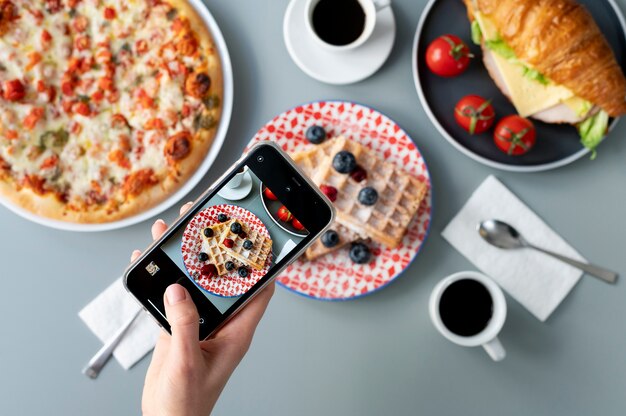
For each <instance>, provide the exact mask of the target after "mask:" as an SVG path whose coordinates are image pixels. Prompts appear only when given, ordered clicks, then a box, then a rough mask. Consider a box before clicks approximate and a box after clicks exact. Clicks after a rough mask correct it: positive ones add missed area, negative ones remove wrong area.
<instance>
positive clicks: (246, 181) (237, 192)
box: [217, 171, 252, 201]
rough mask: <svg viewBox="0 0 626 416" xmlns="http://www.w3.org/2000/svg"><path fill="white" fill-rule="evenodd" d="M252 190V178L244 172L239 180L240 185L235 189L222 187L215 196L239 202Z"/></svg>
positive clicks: (248, 173)
mask: <svg viewBox="0 0 626 416" xmlns="http://www.w3.org/2000/svg"><path fill="white" fill-rule="evenodd" d="M251 190H252V176H250V172H248V171H246V173H244V174H243V178H241V183H240V184H239V186H238V187H236V188H227V187H226V186H224V187H223V188H222V189H221V190H220V191H219V192H218V193H217V194H218V195H219V196H221V197H222V198H224V199H225V200H227V201H239V200H240V199H244V198H245V197H247V196H248V194H249V193H250V191H251Z"/></svg>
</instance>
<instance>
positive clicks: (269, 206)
mask: <svg viewBox="0 0 626 416" xmlns="http://www.w3.org/2000/svg"><path fill="white" fill-rule="evenodd" d="M264 189H265V185H263V184H261V187H260V192H261V202H263V208H265V212H267V215H269V216H270V218H271V219H272V220H273V221H274V222H275V223H276V225H278V226H279V227H280V228H282V229H283V230H285V231H287V232H288V233H289V234H292V235H295V236H298V237H306V236H307V235H309V233H308V232H307V231H306V230H298V229H297V228H296V227H294V226H293V225H291V222H284V221H281V220H280V219H279V218H278V210H279V209H280V207H282V206H283V204H282V203H281V202H280V201H272V200H271V199H269V198H268V197H266V196H265V194H264V193H263V190H264Z"/></svg>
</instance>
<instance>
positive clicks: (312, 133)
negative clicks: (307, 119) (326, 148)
mask: <svg viewBox="0 0 626 416" xmlns="http://www.w3.org/2000/svg"><path fill="white" fill-rule="evenodd" d="M305 136H306V139H307V140H308V141H310V142H311V143H313V144H320V143H322V142H323V141H324V139H325V138H326V131H325V130H324V128H323V127H322V126H311V127H309V128H308V129H306V133H305Z"/></svg>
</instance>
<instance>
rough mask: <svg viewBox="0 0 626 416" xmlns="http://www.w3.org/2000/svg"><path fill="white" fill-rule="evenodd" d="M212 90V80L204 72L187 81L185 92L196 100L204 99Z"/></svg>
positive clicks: (192, 76) (191, 76)
mask: <svg viewBox="0 0 626 416" xmlns="http://www.w3.org/2000/svg"><path fill="white" fill-rule="evenodd" d="M209 88H211V78H210V77H209V76H208V75H207V74H205V73H204V72H199V73H195V74H192V75H190V76H189V77H188V78H187V81H185V91H186V92H187V94H189V95H191V96H192V97H196V98H203V97H205V96H206V95H207V93H208V92H209Z"/></svg>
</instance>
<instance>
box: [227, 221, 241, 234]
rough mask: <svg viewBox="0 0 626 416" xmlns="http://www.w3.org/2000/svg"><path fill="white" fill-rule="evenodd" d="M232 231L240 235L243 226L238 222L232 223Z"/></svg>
mask: <svg viewBox="0 0 626 416" xmlns="http://www.w3.org/2000/svg"><path fill="white" fill-rule="evenodd" d="M230 231H231V232H233V233H235V234H239V233H240V232H241V231H242V228H241V224H239V223H238V222H234V223H232V224H231V225H230Z"/></svg>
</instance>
